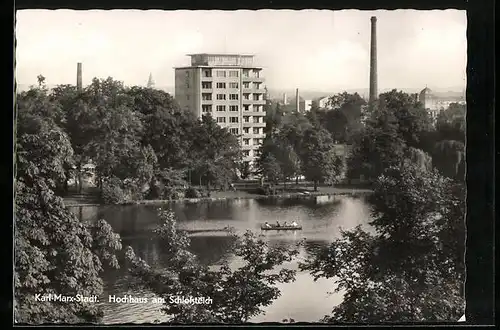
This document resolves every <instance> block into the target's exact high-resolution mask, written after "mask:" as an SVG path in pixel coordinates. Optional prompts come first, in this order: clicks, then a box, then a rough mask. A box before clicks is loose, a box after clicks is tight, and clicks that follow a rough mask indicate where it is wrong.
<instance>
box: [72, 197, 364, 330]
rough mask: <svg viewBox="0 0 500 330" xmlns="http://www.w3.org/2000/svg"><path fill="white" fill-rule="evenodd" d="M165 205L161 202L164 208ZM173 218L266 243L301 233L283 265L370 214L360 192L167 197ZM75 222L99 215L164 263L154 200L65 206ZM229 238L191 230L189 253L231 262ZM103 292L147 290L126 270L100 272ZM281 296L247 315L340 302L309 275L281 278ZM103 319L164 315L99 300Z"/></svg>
mask: <svg viewBox="0 0 500 330" xmlns="http://www.w3.org/2000/svg"><path fill="white" fill-rule="evenodd" d="M165 207H167V206H165ZM168 207H169V208H171V209H172V210H173V211H174V212H175V214H176V216H177V219H178V226H179V228H182V229H222V228H224V227H226V226H230V227H233V228H234V229H235V230H236V232H237V233H239V234H241V233H244V232H245V231H246V230H251V231H253V232H255V233H256V234H259V235H262V237H263V238H264V239H265V240H266V241H268V242H269V244H270V245H271V246H288V247H294V246H296V244H297V243H298V242H300V241H302V240H303V239H305V243H304V245H303V246H302V247H301V248H300V254H299V256H298V257H297V258H296V260H294V261H293V262H291V263H290V264H289V265H287V266H288V267H292V268H294V269H297V270H298V263H299V262H300V261H303V260H305V259H306V258H307V256H308V255H310V254H311V253H314V252H315V251H317V250H318V249H319V248H321V247H324V246H326V245H328V244H329V243H330V242H331V241H332V240H333V239H335V238H337V237H339V235H340V230H339V228H344V229H352V228H354V227H355V226H357V225H366V223H367V222H368V221H369V220H370V208H369V206H368V205H367V204H366V203H365V202H364V200H363V199H362V198H355V199H354V198H348V197H311V198H307V199H303V198H300V199H298V198H294V199H272V200H271V199H270V200H265V199H261V200H251V199H247V200H233V201H217V202H206V203H196V204H192V203H191V204H188V203H173V204H169V205H168ZM72 210H73V211H74V212H75V214H76V215H77V216H79V218H80V219H81V220H82V221H96V220H97V219H105V220H106V221H108V223H109V224H110V225H111V226H112V227H113V229H114V230H115V231H116V232H118V233H119V234H120V235H121V236H122V241H123V245H124V246H126V245H130V246H131V247H132V248H133V249H134V251H135V253H136V254H137V255H138V256H139V257H141V258H142V259H144V260H146V261H147V262H148V263H149V264H150V265H154V266H159V267H161V266H163V265H165V264H166V263H167V262H168V260H166V256H165V253H163V252H162V249H163V245H162V244H161V242H160V241H159V240H157V239H155V238H154V235H153V233H152V229H154V228H155V227H156V226H157V225H159V224H160V221H161V220H160V219H159V218H158V215H157V210H158V206H154V205H131V206H101V207H82V208H78V207H76V208H72ZM276 220H278V221H280V222H283V221H287V222H291V221H294V220H295V221H297V222H298V223H300V224H301V225H302V230H301V231H261V230H260V225H261V224H262V223H264V222H266V221H268V222H271V223H272V222H275V221H276ZM231 243H232V238H231V237H230V236H229V235H228V234H227V233H224V232H212V233H199V234H197V235H193V236H191V251H192V252H193V253H195V254H196V255H197V256H198V258H199V260H200V261H201V262H202V263H203V264H205V265H217V264H220V263H221V261H228V262H230V264H233V266H234V265H236V264H237V260H236V258H234V256H233V255H232V254H231V252H232V251H231V250H230V246H231ZM105 283H106V293H105V294H117V295H123V294H132V295H134V296H140V297H146V296H150V295H152V294H151V293H150V292H148V291H147V290H144V288H141V287H140V285H139V284H140V283H138V282H137V280H135V279H134V278H132V277H131V276H130V275H129V274H127V272H126V271H125V269H120V270H117V271H110V272H108V273H107V274H105ZM279 287H280V289H281V293H282V295H281V297H280V298H279V299H278V300H276V301H275V302H274V303H273V304H272V305H271V306H268V307H267V308H266V314H265V315H259V316H257V317H256V318H255V319H254V320H252V321H255V322H260V321H281V320H282V319H283V318H289V317H291V318H293V319H295V320H296V321H316V320H318V319H320V318H321V317H323V316H324V315H325V314H328V313H330V311H331V309H332V307H333V306H334V305H336V304H338V303H340V301H341V299H342V295H341V294H336V295H328V294H327V292H329V291H332V290H333V281H332V280H319V281H317V282H314V281H313V279H312V277H311V276H310V275H309V274H308V273H304V272H299V273H298V274H297V278H296V281H295V282H293V283H289V284H282V285H280V286H279ZM103 305H104V309H105V319H104V322H105V323H113V322H131V321H137V322H153V321H154V320H155V319H162V318H164V316H162V315H161V313H160V312H159V306H154V305H147V304H142V305H134V304H132V305H119V306H117V305H116V304H109V303H105V302H104V303H103Z"/></svg>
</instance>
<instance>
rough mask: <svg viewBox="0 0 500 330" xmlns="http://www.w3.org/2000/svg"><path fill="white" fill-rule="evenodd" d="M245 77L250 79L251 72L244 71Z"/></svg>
mask: <svg viewBox="0 0 500 330" xmlns="http://www.w3.org/2000/svg"><path fill="white" fill-rule="evenodd" d="M243 77H245V78H248V77H250V71H249V70H243Z"/></svg>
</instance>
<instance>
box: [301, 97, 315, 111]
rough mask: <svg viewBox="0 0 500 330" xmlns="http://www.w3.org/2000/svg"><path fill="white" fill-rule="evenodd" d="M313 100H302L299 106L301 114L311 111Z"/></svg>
mask: <svg viewBox="0 0 500 330" xmlns="http://www.w3.org/2000/svg"><path fill="white" fill-rule="evenodd" d="M312 102H313V101H312V100H304V99H301V100H300V102H299V103H300V104H299V108H300V111H301V112H307V111H311V108H312Z"/></svg>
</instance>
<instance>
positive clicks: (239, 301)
mask: <svg viewBox="0 0 500 330" xmlns="http://www.w3.org/2000/svg"><path fill="white" fill-rule="evenodd" d="M160 217H161V219H162V220H163V225H162V226H161V227H159V228H158V229H157V230H156V233H157V234H158V236H159V237H160V238H161V241H162V244H164V247H165V253H166V254H167V255H168V258H169V260H170V262H169V264H168V266H167V267H166V268H165V269H155V268H152V267H150V266H148V265H147V264H146V263H145V262H144V261H142V260H141V259H139V258H138V257H136V256H135V254H134V253H133V251H132V250H131V249H129V250H128V251H127V256H128V261H129V263H130V268H131V270H132V272H133V273H134V274H135V275H136V276H138V277H139V278H141V279H142V280H143V281H144V283H145V285H146V286H147V287H148V288H150V289H151V290H153V292H155V293H156V294H157V295H159V296H160V297H163V298H164V299H165V301H166V303H165V304H164V307H163V311H164V312H165V313H166V314H167V315H168V316H170V318H171V319H170V321H171V322H173V323H204V322H205V323H206V322H216V323H242V322H247V321H248V320H249V319H250V318H251V317H253V316H255V315H258V314H260V313H262V309H263V308H264V307H265V306H268V305H270V304H271V303H272V302H273V301H274V300H275V299H276V298H278V297H279V296H280V291H279V289H278V288H277V287H276V284H277V283H287V282H290V281H293V280H294V278H295V271H293V270H290V269H287V268H281V267H280V268H281V269H280V270H276V268H277V267H278V266H280V265H282V264H283V263H286V262H288V261H291V259H292V258H293V257H294V256H295V255H296V254H297V253H298V251H297V250H296V249H293V250H287V249H285V248H279V247H276V248H271V247H269V246H268V245H267V243H265V242H264V241H263V240H262V239H261V238H259V237H256V236H255V235H254V234H252V233H251V232H246V233H245V234H244V235H243V236H242V237H238V236H234V238H235V241H234V245H233V247H232V251H233V252H234V254H235V255H236V257H237V258H238V259H239V262H240V263H242V266H240V267H238V268H237V269H233V268H232V267H230V265H229V264H228V262H227V261H225V262H223V263H222V265H220V266H219V267H216V269H213V268H212V269H211V268H210V267H208V266H203V265H201V264H199V263H198V261H197V260H196V257H195V256H194V255H193V254H191V253H190V252H189V251H188V248H189V244H190V243H189V238H188V237H187V236H186V234H185V233H184V232H182V231H178V230H177V229H176V219H175V215H174V214H173V213H172V212H171V211H169V210H161V211H160ZM170 296H184V297H190V296H191V297H210V298H211V299H212V300H213V303H212V304H209V305H196V304H195V305H185V304H172V303H169V301H168V298H169V297H170Z"/></svg>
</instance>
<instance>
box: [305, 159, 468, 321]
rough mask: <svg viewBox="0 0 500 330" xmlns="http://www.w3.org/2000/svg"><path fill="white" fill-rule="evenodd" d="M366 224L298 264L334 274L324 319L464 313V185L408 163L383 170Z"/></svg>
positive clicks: (439, 317) (432, 317)
mask: <svg viewBox="0 0 500 330" xmlns="http://www.w3.org/2000/svg"><path fill="white" fill-rule="evenodd" d="M371 202H372V205H373V219H374V220H373V221H372V222H371V223H370V225H371V229H369V228H361V227H357V228H356V229H355V230H352V231H348V232H343V233H342V237H341V238H340V239H338V240H336V241H334V242H333V243H332V244H331V245H330V246H329V247H327V248H325V249H323V250H322V251H321V252H320V253H318V254H317V255H316V256H315V257H314V258H313V259H311V260H309V261H307V262H305V263H303V264H302V265H301V268H302V269H304V270H309V271H310V272H311V274H313V276H314V277H315V278H316V279H317V278H319V277H327V278H335V279H336V283H337V287H336V288H335V290H336V291H337V292H339V291H342V292H344V293H345V295H344V300H343V302H342V303H341V304H340V305H338V306H336V307H335V308H334V309H333V312H332V315H330V316H326V317H325V319H324V320H323V321H326V322H395V321H397V322H417V321H420V322H425V321H429V322H430V321H454V320H458V319H459V318H460V316H461V315H463V310H464V297H463V281H464V279H465V277H464V271H465V269H464V251H465V250H464V242H465V231H464V230H465V228H464V216H465V201H464V187H463V186H462V185H461V184H459V183H457V182H454V181H452V180H450V179H447V178H444V177H442V176H441V175H440V174H439V173H437V171H427V170H426V169H425V168H422V167H421V166H417V165H415V164H413V163H411V162H405V163H403V164H402V165H401V166H398V167H391V168H388V169H387V170H386V171H384V174H383V175H382V176H380V177H379V179H378V180H377V183H376V185H375V191H374V194H373V196H372V198H371Z"/></svg>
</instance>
